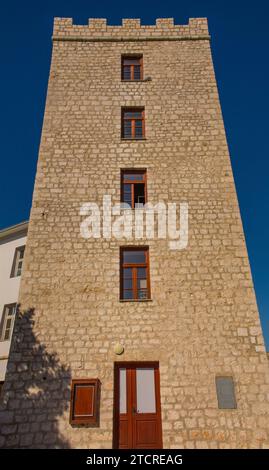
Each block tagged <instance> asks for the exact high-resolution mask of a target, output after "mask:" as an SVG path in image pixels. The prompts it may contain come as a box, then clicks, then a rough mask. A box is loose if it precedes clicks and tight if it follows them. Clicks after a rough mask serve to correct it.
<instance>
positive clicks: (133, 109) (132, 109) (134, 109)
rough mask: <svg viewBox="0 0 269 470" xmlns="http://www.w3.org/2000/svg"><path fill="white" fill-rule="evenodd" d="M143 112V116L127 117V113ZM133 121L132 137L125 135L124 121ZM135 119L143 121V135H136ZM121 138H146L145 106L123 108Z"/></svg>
mask: <svg viewBox="0 0 269 470" xmlns="http://www.w3.org/2000/svg"><path fill="white" fill-rule="evenodd" d="M137 112H141V118H126V117H124V115H125V113H137ZM125 120H126V121H131V137H125V136H124V121H125ZM135 121H142V136H141V137H137V136H136V135H135ZM121 138H122V139H123V140H143V139H145V108H144V107H143V106H137V107H127V106H126V107H122V108H121Z"/></svg>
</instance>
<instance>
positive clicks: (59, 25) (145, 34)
mask: <svg viewBox="0 0 269 470" xmlns="http://www.w3.org/2000/svg"><path fill="white" fill-rule="evenodd" d="M180 39H182V40H184V39H186V40H187V39H190V40H191V39H194V40H195V39H210V36H209V32H208V25H207V19H206V18H190V19H189V23H188V24H187V25H177V24H174V19H173V18H159V19H156V23H155V25H141V22H140V19H133V18H124V19H122V25H121V26H110V25H108V24H107V20H106V19H104V18H90V19H89V21H88V25H74V24H73V19H72V18H54V28H53V40H56V41H57V40H58V41H59V40H77V41H122V40H123V41H124V40H128V41H139V40H180Z"/></svg>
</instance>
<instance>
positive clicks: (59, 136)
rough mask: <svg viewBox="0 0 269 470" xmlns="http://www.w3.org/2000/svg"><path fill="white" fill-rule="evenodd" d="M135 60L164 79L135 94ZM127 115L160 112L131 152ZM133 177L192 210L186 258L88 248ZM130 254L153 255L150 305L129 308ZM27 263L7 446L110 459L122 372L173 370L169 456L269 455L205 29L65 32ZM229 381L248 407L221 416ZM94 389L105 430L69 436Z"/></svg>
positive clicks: (153, 197)
mask: <svg viewBox="0 0 269 470" xmlns="http://www.w3.org/2000/svg"><path fill="white" fill-rule="evenodd" d="M124 53H139V54H143V62H144V76H149V77H151V80H150V81H141V82H132V83H127V82H122V81H121V70H120V64H121V55H122V54H124ZM122 106H145V123H146V124H145V127H146V139H145V140H143V141H133V142H127V141H122V140H121V132H120V128H121V107H122ZM122 168H147V181H148V200H149V201H150V202H153V203H156V202H158V201H160V200H162V201H164V202H169V201H170V202H177V203H179V202H187V203H188V204H189V243H188V246H187V248H186V249H185V250H182V251H171V250H170V249H169V245H168V242H167V240H158V239H157V238H156V239H151V240H148V239H146V237H145V238H144V239H142V240H135V239H131V240H117V239H114V238H112V239H104V238H101V239H88V240H85V239H83V238H82V237H81V236H80V223H81V221H82V219H83V217H81V216H80V207H81V204H82V203H84V202H88V201H91V202H96V203H98V204H100V205H102V198H103V195H104V194H109V195H111V196H112V201H113V203H117V202H119V200H120V170H121V169H122ZM124 245H148V246H149V252H150V276H151V294H152V300H151V301H148V302H120V301H119V248H120V247H121V246H124ZM24 263H25V264H24V272H23V277H22V282H21V289H20V313H19V315H18V318H17V321H16V325H15V339H14V340H13V343H12V351H11V355H10V360H9V364H8V372H7V381H6V384H5V386H4V390H3V399H2V405H1V410H2V411H1V412H0V421H1V435H0V445H1V446H2V447H82V448H110V447H111V446H112V432H113V419H112V417H113V366H114V362H115V361H117V360H119V359H120V360H121V361H122V360H126V361H131V360H151V361H152V360H154V361H159V363H160V380H161V407H162V426H163V442H164V447H165V448H177V447H178V448H203V447H205V448H226V447H227V448H231V447H238V448H241V447H242V448H249V447H260V448H264V447H268V446H269V420H268V412H269V407H268V398H269V368H268V359H267V357H266V352H265V348H264V341H263V336H262V331H261V326H260V320H259V314H258V310H257V305H256V300H255V294H254V289H253V283H252V279H251V272H250V266H249V261H248V255H247V251H246V244H245V239H244V233H243V229H242V223H241V219H240V213H239V208H238V202H237V197H236V192H235V185H234V179H233V174H232V169H231V164H230V158H229V152H228V148H227V142H226V136H225V131H224V126H223V119H222V115H221V108H220V103H219V97H218V91H217V86H216V80H215V75H214V69H213V64H212V58H211V51H210V41H209V34H208V29H207V22H206V19H203V18H201V19H191V20H189V24H188V25H185V26H178V25H174V24H173V20H172V19H159V20H157V21H156V25H154V26H141V25H140V22H139V20H133V19H126V20H123V24H122V26H107V25H106V21H105V20H103V19H94V20H90V21H89V25H88V26H76V25H73V23H72V19H69V18H67V19H59V18H58V19H55V25H54V32H53V53H52V61H51V70H50V78H49V85H48V94H47V103H46V110H45V116H44V124H43V130H42V138H41V144H40V152H39V160H38V168H37V174H36V181H35V189H34V196H33V205H32V210H31V217H30V224H29V232H28V241H27V249H26V255H25V262H24ZM118 342H119V343H121V344H123V345H124V348H125V351H124V354H123V355H122V356H120V358H119V357H118V356H116V355H115V354H114V350H113V348H114V345H115V344H116V343H118ZM216 375H224V376H225V375H228V376H233V378H234V382H235V392H236V400H237V409H234V410H220V409H218V404H217V396H216V387H215V376H216ZM79 377H83V378H84V377H85V378H87V377H88V378H94V377H98V378H99V379H100V381H101V408H100V426H99V427H97V428H87V427H77V428H76V427H72V426H71V425H70V424H69V400H70V384H71V379H72V378H79Z"/></svg>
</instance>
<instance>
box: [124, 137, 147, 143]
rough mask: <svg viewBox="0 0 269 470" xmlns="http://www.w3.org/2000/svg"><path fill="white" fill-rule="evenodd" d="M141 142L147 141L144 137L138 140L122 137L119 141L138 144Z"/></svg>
mask: <svg viewBox="0 0 269 470" xmlns="http://www.w3.org/2000/svg"><path fill="white" fill-rule="evenodd" d="M141 140H142V141H143V140H147V139H146V137H141V138H140V139H138V138H135V137H134V138H131V137H122V138H121V141H122V142H140V141H141Z"/></svg>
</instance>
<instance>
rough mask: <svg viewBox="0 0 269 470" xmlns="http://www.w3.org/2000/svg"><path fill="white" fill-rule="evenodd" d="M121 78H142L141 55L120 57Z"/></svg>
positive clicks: (128, 79)
mask: <svg viewBox="0 0 269 470" xmlns="http://www.w3.org/2000/svg"><path fill="white" fill-rule="evenodd" d="M121 79H122V80H124V81H130V80H142V79H143V57H142V55H134V56H127V55H124V56H122V58H121Z"/></svg>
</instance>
